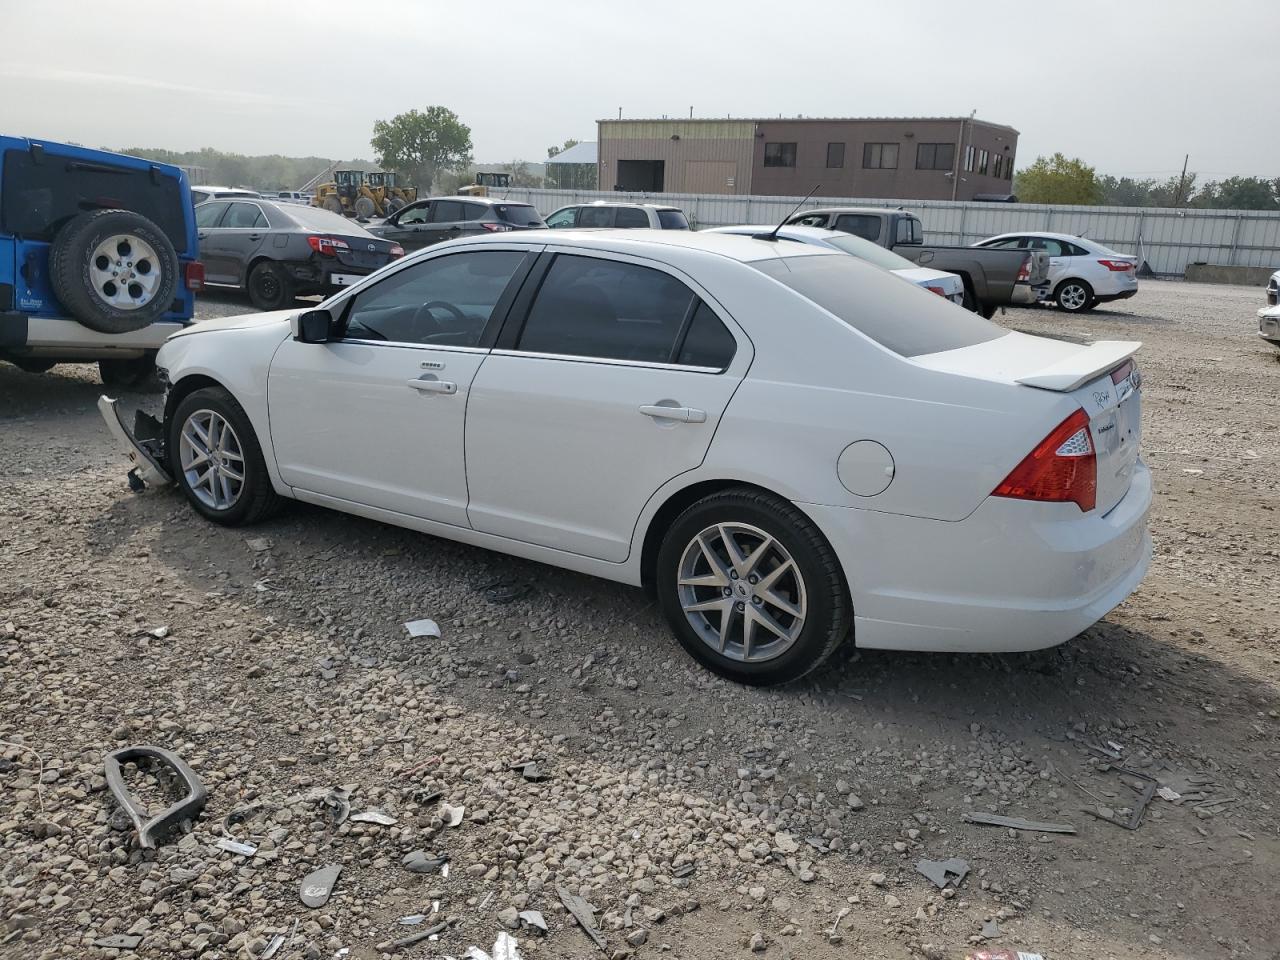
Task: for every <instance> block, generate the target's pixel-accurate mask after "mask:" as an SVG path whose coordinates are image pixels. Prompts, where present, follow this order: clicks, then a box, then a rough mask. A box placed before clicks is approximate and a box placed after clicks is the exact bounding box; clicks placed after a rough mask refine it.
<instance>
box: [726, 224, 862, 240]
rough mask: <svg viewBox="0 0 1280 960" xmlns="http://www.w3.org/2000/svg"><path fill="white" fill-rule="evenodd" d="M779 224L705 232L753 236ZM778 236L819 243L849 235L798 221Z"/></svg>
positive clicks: (783, 227)
mask: <svg viewBox="0 0 1280 960" xmlns="http://www.w3.org/2000/svg"><path fill="white" fill-rule="evenodd" d="M777 226H778V225H777V224H776V223H759V224H740V225H735V226H732V227H713V228H711V229H710V230H704V231H703V232H704V233H732V234H735V235H736V234H745V235H747V236H753V235H755V234H757V233H772V232H773V231H774V229H775V228H777ZM778 236H780V237H790V238H792V239H795V240H803V241H804V242H806V243H818V242H821V241H823V240H827V239H829V238H831V237H847V236H848V234H847V233H845V232H844V231H842V230H828V229H827V228H826V227H804V226H801V225H800V224H798V223H788V224H785V225H784V226H782V227H781V228H780V229H778ZM868 242H870V241H868Z"/></svg>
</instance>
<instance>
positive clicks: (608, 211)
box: [578, 207, 617, 227]
mask: <svg viewBox="0 0 1280 960" xmlns="http://www.w3.org/2000/svg"><path fill="white" fill-rule="evenodd" d="M616 209H617V208H616V207H583V208H582V209H581V210H580V211H579V212H578V226H580V227H612V226H613V214H614V211H615V210H616Z"/></svg>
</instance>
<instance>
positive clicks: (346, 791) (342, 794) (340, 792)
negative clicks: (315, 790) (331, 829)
mask: <svg viewBox="0 0 1280 960" xmlns="http://www.w3.org/2000/svg"><path fill="white" fill-rule="evenodd" d="M354 789H355V788H354V787H334V788H333V789H332V790H330V791H329V792H328V793H326V794H324V795H323V799H324V804H325V806H326V807H328V808H329V821H330V823H331V825H332V826H335V827H340V826H342V825H343V824H344V823H346V822H347V817H349V816H351V794H352V793H353V792H354Z"/></svg>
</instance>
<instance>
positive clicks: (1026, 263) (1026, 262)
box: [1017, 254, 1031, 283]
mask: <svg viewBox="0 0 1280 960" xmlns="http://www.w3.org/2000/svg"><path fill="white" fill-rule="evenodd" d="M1030 279H1031V254H1027V255H1026V256H1025V257H1023V258H1022V266H1020V267H1019V268H1018V281H1017V282H1018V283H1026V282H1027V281H1028V280H1030Z"/></svg>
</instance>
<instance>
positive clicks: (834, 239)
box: [705, 226, 964, 304]
mask: <svg viewBox="0 0 1280 960" xmlns="http://www.w3.org/2000/svg"><path fill="white" fill-rule="evenodd" d="M773 231H774V228H773V227H772V226H740V227H714V228H712V229H710V230H707V231H705V232H706V233H733V234H739V235H745V236H749V237H754V236H762V235H768V234H772V233H773ZM777 236H778V239H779V240H781V241H786V242H791V243H812V244H813V245H814V246H818V247H826V248H828V249H830V250H839V251H840V252H841V253H847V254H849V255H850V256H854V257H857V258H858V259H859V260H865V261H867V263H874V264H875V265H876V266H877V267H880V268H881V269H884V270H888V271H889V272H890V273H892V274H895V275H896V276H899V277H901V278H902V279H903V280H906V281H909V282H910V283H914V284H915V285H916V286H918V287H924V288H925V289H926V290H928V291H929V292H930V293H936V294H937V295H938V296H940V297H943V298H944V299H946V300H950V301H951V302H952V303H955V304H961V303H963V302H964V281H963V280H961V279H960V278H959V277H958V276H956V275H955V274H954V273H946V272H945V271H942V270H934V269H932V268H931V267H918V266H916V265H915V264H914V263H912V262H911V261H910V260H908V259H907V258H906V257H900V256H898V254H896V253H894V252H893V251H892V250H886V249H885V248H884V247H882V246H880V245H879V244H878V243H872V242H871V241H870V240H865V239H863V238H862V237H856V236H854V235H853V234H852V233H845V232H844V231H843V230H826V229H824V228H822V227H798V226H787V227H781V228H780V229H778V232H777Z"/></svg>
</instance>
